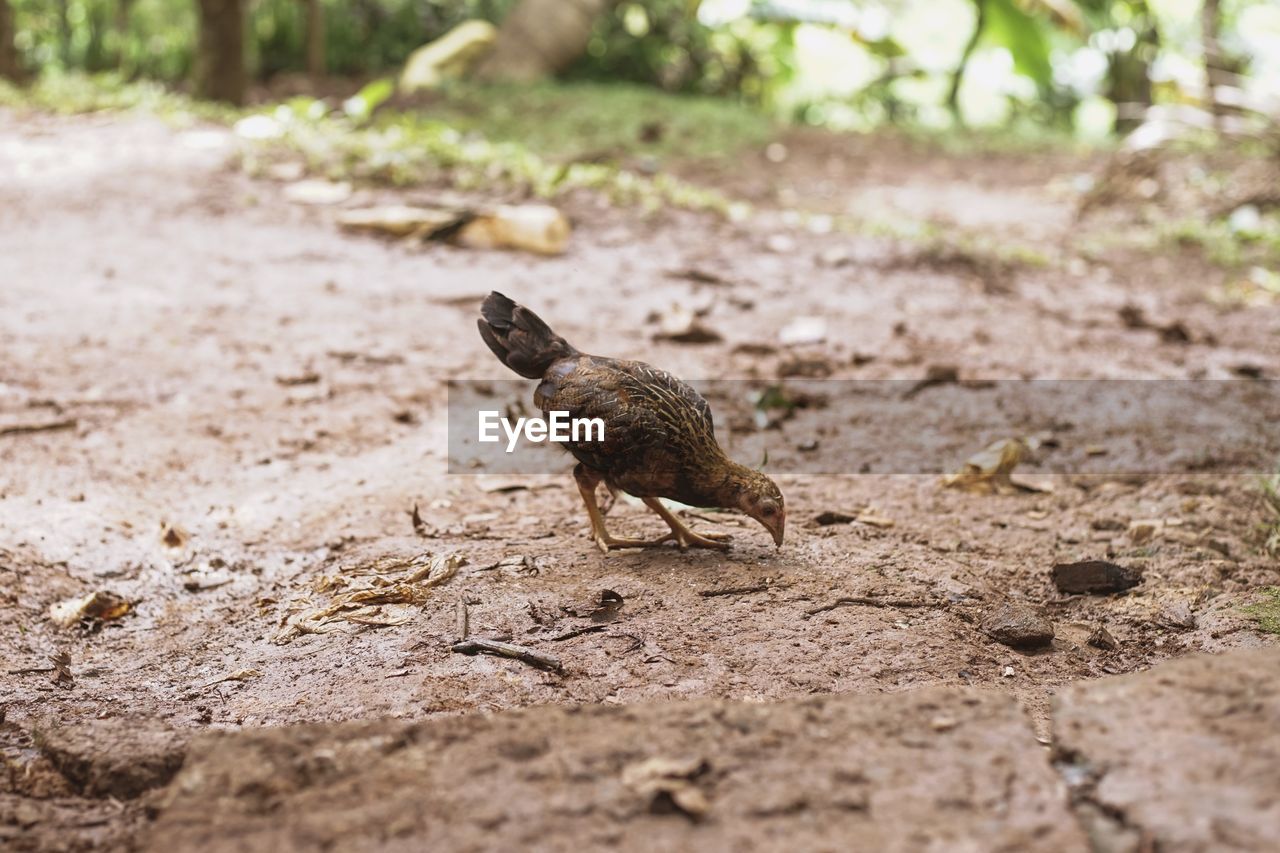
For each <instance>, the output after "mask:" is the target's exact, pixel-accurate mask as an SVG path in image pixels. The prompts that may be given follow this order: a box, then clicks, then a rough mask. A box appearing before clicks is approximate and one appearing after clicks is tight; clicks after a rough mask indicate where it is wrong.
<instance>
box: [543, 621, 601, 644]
mask: <svg viewBox="0 0 1280 853" xmlns="http://www.w3.org/2000/svg"><path fill="white" fill-rule="evenodd" d="M608 627H609V626H608V625H588V626H587V627H585V628H575V629H574V630H572V631H570V632H568V633H567V634H561V635H560V636H558V637H552V638H551V642H553V643H559V642H562V641H564V640H572V639H573V638H574V637H581V636H582V635H583V634H594V633H595V632H596V631H603V630H604V629H606V628H608Z"/></svg>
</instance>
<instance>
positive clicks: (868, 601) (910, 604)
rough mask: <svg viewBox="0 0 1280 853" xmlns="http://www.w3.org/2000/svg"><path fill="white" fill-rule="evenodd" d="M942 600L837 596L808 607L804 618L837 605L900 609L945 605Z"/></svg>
mask: <svg viewBox="0 0 1280 853" xmlns="http://www.w3.org/2000/svg"><path fill="white" fill-rule="evenodd" d="M945 606H946V602H944V601H936V600H935V601H921V600H917V599H909V598H871V597H868V596H864V595H858V596H848V597H845V598H837V599H836V600H835V601H832V602H830V603H828V604H819V605H818V606H817V607H810V608H809V609H808V610H806V611H805V612H804V613H805V618H806V619H807V618H809V617H810V616H816V615H818V614H819V613H826V612H827V611H828V610H835V609H836V608H837V607H894V608H902V609H910V608H915V607H945Z"/></svg>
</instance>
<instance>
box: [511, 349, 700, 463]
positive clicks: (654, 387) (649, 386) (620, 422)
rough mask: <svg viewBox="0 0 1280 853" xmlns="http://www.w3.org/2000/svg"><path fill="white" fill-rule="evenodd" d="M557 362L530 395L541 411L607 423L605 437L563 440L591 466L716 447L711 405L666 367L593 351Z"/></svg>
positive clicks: (649, 459)
mask: <svg viewBox="0 0 1280 853" xmlns="http://www.w3.org/2000/svg"><path fill="white" fill-rule="evenodd" d="M562 364H563V366H561V365H557V366H556V367H555V368H553V369H552V371H550V372H549V373H548V374H547V375H546V376H545V377H544V378H543V381H542V384H541V385H539V386H538V391H537V394H536V397H535V400H536V403H537V405H538V407H539V408H540V409H542V410H543V411H544V412H552V411H565V412H568V413H569V416H570V417H573V418H599V419H600V420H602V421H603V422H604V425H605V426H604V440H603V441H591V442H566V443H565V447H566V448H567V449H568V450H569V451H570V452H571V453H573V455H574V456H576V457H577V458H578V460H579V461H581V462H583V463H585V464H586V465H588V466H589V467H592V468H595V469H597V470H600V471H606V472H610V471H612V472H622V471H626V470H631V469H634V468H640V467H650V466H652V465H653V464H654V462H655V461H656V460H655V458H654V454H655V453H660V454H663V455H666V454H670V455H672V456H673V457H674V458H688V457H690V456H693V455H697V454H699V453H700V452H702V451H703V450H705V448H706V447H707V446H708V444H709V445H710V446H715V433H714V424H713V420H712V416H711V407H710V406H709V405H708V404H707V401H706V400H704V399H703V398H702V396H701V395H700V394H698V392H697V391H695V390H694V389H693V388H691V387H690V386H689V385H687V384H686V383H684V382H682V381H680V380H679V379H677V378H676V377H674V376H672V375H671V374H669V373H667V372H666V371H663V370H659V369H657V368H655V367H651V366H650V365H647V364H644V363H642V362H630V361H617V360H614V359H601V358H593V357H590V356H586V357H583V358H580V359H577V360H575V361H573V362H565V363H562Z"/></svg>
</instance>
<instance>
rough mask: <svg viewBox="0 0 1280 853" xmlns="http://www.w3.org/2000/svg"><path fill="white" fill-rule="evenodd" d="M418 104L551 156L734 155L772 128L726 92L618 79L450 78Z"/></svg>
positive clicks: (433, 114)
mask: <svg viewBox="0 0 1280 853" xmlns="http://www.w3.org/2000/svg"><path fill="white" fill-rule="evenodd" d="M424 112H425V113H426V114H427V115H428V116H429V117H430V118H432V119H435V120H437V121H441V122H444V123H445V124H448V125H450V126H452V127H455V128H457V129H458V130H460V131H462V132H464V133H466V132H478V133H481V134H483V135H484V136H485V137H486V138H487V139H490V140H492V141H494V142H497V143H508V142H509V143H518V144H520V145H522V146H523V147H525V148H527V149H529V150H530V151H534V152H537V153H538V155H539V156H541V157H545V158H547V159H550V160H556V161H569V160H577V159H582V158H584V157H589V158H593V159H598V160H601V161H607V160H612V159H620V158H623V157H629V156H637V155H640V156H648V157H653V158H655V159H657V160H670V159H674V158H680V159H686V160H687V159H694V160H697V159H709V158H717V159H718V158H725V157H733V156H735V155H737V154H739V153H741V152H742V151H743V150H744V149H746V148H749V147H758V146H761V145H763V144H765V143H766V142H768V141H769V139H771V138H772V137H773V136H774V135H775V134H776V133H777V132H778V130H779V126H778V125H777V124H775V122H774V121H773V120H772V119H770V118H769V117H768V116H766V115H764V114H763V113H761V112H759V111H758V110H754V109H752V108H750V107H748V106H745V105H743V104H740V103H737V102H735V101H732V100H728V99H724V98H706V97H695V96H689V95H672V94H668V93H665V92H661V91H659V90H657V89H652V88H647V87H643V86H635V85H631V84H625V83H610V84H603V83H587V82H572V83H537V84H533V85H528V86H515V85H488V86H480V85H475V84H455V85H452V86H450V87H449V88H448V89H446V90H445V91H444V92H443V93H441V95H440V96H439V97H438V98H437V99H435V100H433V101H432V102H430V103H429V104H428V105H426V106H425V107H424Z"/></svg>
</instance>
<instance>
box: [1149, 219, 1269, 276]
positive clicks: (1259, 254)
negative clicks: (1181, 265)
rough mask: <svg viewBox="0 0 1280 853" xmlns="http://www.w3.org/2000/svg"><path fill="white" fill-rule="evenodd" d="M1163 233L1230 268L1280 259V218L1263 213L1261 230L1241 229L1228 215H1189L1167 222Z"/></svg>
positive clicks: (1170, 240)
mask: <svg viewBox="0 0 1280 853" xmlns="http://www.w3.org/2000/svg"><path fill="white" fill-rule="evenodd" d="M1161 236H1162V237H1163V238H1164V239H1165V240H1166V241H1168V242H1172V243H1176V244H1177V245H1179V246H1193V247H1196V248H1198V249H1199V250H1200V251H1201V252H1203V253H1204V256H1205V258H1206V259H1208V260H1209V261H1210V262H1212V263H1214V264H1217V265H1218V266H1221V267H1225V268H1227V269H1239V268H1241V267H1245V266H1251V265H1263V266H1274V265H1276V264H1277V263H1280V219H1278V218H1276V217H1275V216H1263V217H1262V218H1261V220H1260V222H1259V226H1258V228H1257V230H1251V231H1247V232H1245V231H1239V230H1236V229H1234V228H1232V226H1231V223H1230V222H1228V221H1227V220H1225V219H1214V220H1209V221H1205V220H1201V219H1186V220H1183V221H1180V222H1174V223H1170V224H1168V225H1166V226H1163V227H1162V229H1161Z"/></svg>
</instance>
